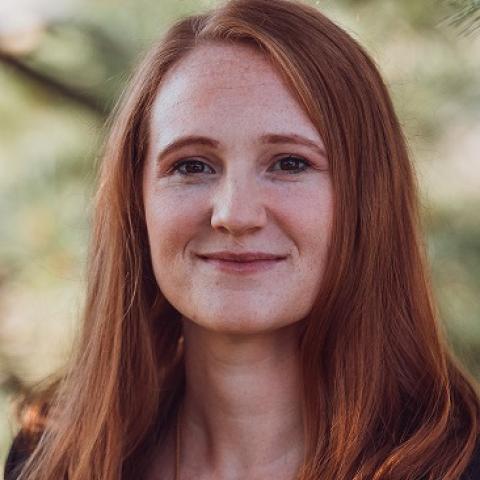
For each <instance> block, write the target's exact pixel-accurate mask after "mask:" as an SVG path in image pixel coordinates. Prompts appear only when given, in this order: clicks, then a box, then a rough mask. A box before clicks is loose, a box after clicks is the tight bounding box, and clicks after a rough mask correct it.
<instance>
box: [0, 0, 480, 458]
mask: <svg viewBox="0 0 480 480" xmlns="http://www.w3.org/2000/svg"><path fill="white" fill-rule="evenodd" d="M9 1H10V0H9ZM7 3H8V2H7ZM41 3H42V4H44V7H45V9H44V11H41V10H39V9H37V10H35V9H34V8H33V4H32V12H30V13H31V15H30V17H29V18H34V20H35V21H34V22H30V23H29V24H28V28H26V27H25V25H23V27H22V28H19V29H18V30H15V29H13V28H12V29H8V28H6V26H5V25H7V26H8V22H6V21H5V17H4V18H3V21H0V465H1V464H2V461H3V460H4V458H5V455H6V452H7V449H8V445H9V443H10V441H11V437H12V435H13V433H14V432H15V428H16V425H15V422H14V420H13V417H12V407H11V399H13V398H14V396H15V395H17V394H19V393H22V392H26V391H28V389H29V388H30V387H31V386H32V385H33V384H35V383H36V382H38V381H39V380H41V379H42V378H44V377H45V376H46V375H48V374H49V373H51V372H54V371H55V370H56V369H58V368H61V366H62V365H63V364H64V363H65V361H66V359H67V357H68V353H69V351H70V346H71V342H72V339H73V337H74V335H75V333H76V331H77V328H78V319H79V316H80V312H81V309H82V298H83V292H84V287H85V284H84V271H85V256H86V248H87V242H88V235H89V218H90V213H91V196H92V192H93V191H94V187H95V175H96V173H95V172H96V164H97V160H98V157H99V152H100V150H101V145H102V140H103V137H104V134H105V121H106V119H107V118H108V114H109V112H110V111H111V109H112V107H113V106H114V104H115V101H116V99H117V98H118V96H119V95H120V93H121V91H122V89H123V88H124V86H125V84H126V81H127V80H128V77H129V74H130V73H131V71H132V69H133V67H134V66H135V64H136V63H137V62H138V60H139V58H140V55H141V53H142V52H143V51H144V50H145V49H146V48H147V47H148V46H149V45H150V43H151V42H152V41H153V40H154V39H155V38H157V37H158V36H159V35H160V34H161V32H162V31H163V30H164V28H165V26H166V25H168V24H169V22H171V20H173V19H175V18H177V17H178V16H180V15H183V14H188V13H192V12H196V11H199V10H201V9H203V8H205V7H208V6H210V5H213V4H215V3H217V2H215V1H207V0H204V1H194V0H156V1H149V0H117V1H113V0H101V1H95V2H93V1H92V0H90V1H88V0H76V1H73V0H72V1H70V2H67V4H68V8H66V7H62V8H60V4H61V3H62V2H61V1H60V0H56V1H55V0H50V1H44V2H41ZM57 3H58V4H59V5H57ZM311 3H313V4H316V5H317V6H318V8H320V9H321V10H322V11H323V12H324V13H326V14H327V15H329V16H330V17H331V18H332V19H333V20H335V21H337V23H339V24H340V25H342V26H343V27H344V28H345V29H346V30H347V31H348V32H349V33H351V34H352V35H353V36H354V37H355V38H356V39H358V40H359V41H360V43H361V44H363V45H364V46H365V47H366V48H367V49H368V51H369V52H370V53H371V55H372V56H373V58H374V59H375V60H376V62H377V64H378V65H379V67H380V70H381V71H382V72H383V74H384V76H385V78H386V81H387V84H388V86H389V88H390V90H391V92H392V95H393V98H394V101H395V105H396V108H397V111H398V113H399V116H400V118H401V121H402V124H403V126H404V128H405V132H406V135H407V138H408V141H409V145H410V150H411V153H412V158H413V159H414V161H415V167H416V170H417V174H418V178H419V185H420V187H421V193H422V197H421V201H422V213H423V219H424V228H425V242H426V244H427V247H428V252H429V256H430V265H431V271H432V275H433V284H434V288H435V292H436V295H437V299H438V302H439V309H440V314H441V320H442V323H443V325H444V326H445V329H446V331H447V333H448V338H449V340H450V341H451V344H452V346H453V347H454V349H455V350H456V352H457V353H458V356H459V357H460V358H461V359H462V360H463V361H464V362H465V364H466V365H467V368H468V369H469V370H470V371H471V372H472V373H473V374H474V375H475V376H477V377H478V378H480V216H479V206H480V155H479V151H480V90H479V85H480V29H479V27H480V1H478V0H469V1H467V0H463V1H461V0H457V1H444V0H428V1H427V0H426V1H422V2H419V1H418V0H402V1H395V0H324V1H313V0H312V1H311ZM47 4H48V8H46V5H47ZM25 8H26V7H25ZM1 17H2V11H1V8H0V18H1ZM18 18H19V17H14V16H12V17H11V25H13V24H14V23H15V22H16V21H17V20H18Z"/></svg>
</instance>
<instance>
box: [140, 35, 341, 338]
mask: <svg viewBox="0 0 480 480" xmlns="http://www.w3.org/2000/svg"><path fill="white" fill-rule="evenodd" d="M150 135H151V137H150V138H151V140H150V150H149V153H148V157H147V161H146V164H145V170H144V177H143V196H144V205H145V213H146V222H147V230H148V237H149V242H150V251H151V257H152V262H153V268H154V271H155V276H156V279H157V282H158V285H159V287H160V290H161V291H162V293H163V294H164V295H165V297H166V298H167V300H168V301H169V302H170V303H171V304H172V305H173V306H174V307H175V308H176V309H177V310H178V311H179V312H180V313H181V314H182V315H183V316H184V317H186V318H187V319H189V320H191V321H193V322H194V323H196V324H197V325H199V326H201V327H204V328H206V329H210V330H214V331H217V332H224V333H237V334H253V333H262V332H268V331H272V330H274V329H278V328H280V327H284V326H287V325H290V324H293V323H294V322H297V321H299V320H301V319H302V318H304V317H305V316H306V315H307V314H308V313H309V312H310V310H311V308H312V307H313V302H314V299H315V297H316V295H317V293H318V290H319V287H320V282H321V278H322V273H323V270H324V264H325V259H326V255H327V244H328V239H329V235H330V228H331V221H332V213H333V212H332V208H333V205H332V203H333V202H332V200H333V197H332V187H331V179H330V175H329V172H328V163H327V159H326V157H325V154H324V153H323V143H322V139H321V138H320V136H319V134H318V132H317V130H316V129H315V127H314V125H313V124H312V123H311V122H310V120H309V119H308V117H307V116H306V114H305V113H304V111H303V110H302V108H301V107H300V105H299V104H298V103H297V101H296V100H295V98H294V97H293V96H292V94H291V93H290V92H289V90H288V89H287V88H286V86H285V85H284V84H283V82H282V80H281V78H280V76H279V74H278V73H277V72H276V71H275V70H274V68H273V67H272V66H271V65H270V64H269V63H268V62H267V61H266V60H265V59H264V58H263V57H262V56H261V54H260V53H258V52H257V51H255V50H253V49H251V48H250V47H247V46H240V45H233V46H232V45H223V44H207V45H202V46H200V47H197V48H196V49H195V50H193V51H192V52H190V53H189V55H188V56H187V57H186V58H184V59H183V60H182V61H181V62H179V63H178V64H177V65H175V66H174V67H173V69H172V70H170V71H169V72H168V74H167V75H166V77H165V78H164V80H163V82H162V84H161V86H160V89H159V92H158V94H157V98H156V100H155V104H154V108H153V111H152V116H151V123H150ZM225 251H227V252H232V253H234V254H243V253H251V252H257V253H258V252H262V253H265V254H268V255H273V256H275V257H279V258H277V259H275V260H272V259H270V260H263V261H260V260H256V261H250V262H243V263H241V262H231V261H230V262H229V261H225V260H223V261H222V260H214V259H212V258H203V257H204V256H209V255H213V254H215V253H218V252H225ZM219 255H220V256H224V255H222V254H219Z"/></svg>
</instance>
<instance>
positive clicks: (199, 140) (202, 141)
mask: <svg viewBox="0 0 480 480" xmlns="http://www.w3.org/2000/svg"><path fill="white" fill-rule="evenodd" d="M260 143H262V144H264V145H269V144H285V143H288V144H293V145H303V146H306V147H309V148H311V149H312V150H314V151H315V152H316V153H317V154H318V155H321V156H322V157H326V154H325V150H324V148H323V147H322V146H321V145H318V144H317V143H315V142H313V141H312V140H309V139H308V138H305V137H303V136H302V135H298V134H296V133H292V134H265V135H262V136H261V137H260ZM190 145H204V146H207V147H212V148H218V147H219V145H220V142H219V141H218V140H214V139H213V138H210V137H205V136H202V135H186V136H183V137H179V138H177V139H176V140H174V141H173V142H171V143H169V144H168V145H167V146H166V147H165V148H163V149H162V150H161V151H160V153H159V154H158V156H157V163H160V162H161V161H162V160H163V159H164V158H165V157H166V156H167V155H169V154H170V153H172V152H173V151H175V150H179V149H180V148H183V147H187V146H190Z"/></svg>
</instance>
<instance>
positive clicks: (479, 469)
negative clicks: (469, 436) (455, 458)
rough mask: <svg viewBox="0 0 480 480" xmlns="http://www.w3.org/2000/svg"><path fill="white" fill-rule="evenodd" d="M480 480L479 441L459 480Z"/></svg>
mask: <svg viewBox="0 0 480 480" xmlns="http://www.w3.org/2000/svg"><path fill="white" fill-rule="evenodd" d="M478 479H480V439H479V441H478V442H477V446H476V447H475V450H474V452H473V455H472V458H471V459H470V463H469V464H468V467H467V469H466V470H465V472H463V474H462V476H461V478H460V480H478Z"/></svg>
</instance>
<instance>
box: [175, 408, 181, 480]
mask: <svg viewBox="0 0 480 480" xmlns="http://www.w3.org/2000/svg"><path fill="white" fill-rule="evenodd" d="M180 412H181V407H179V409H178V412H177V420H176V429H175V430H176V431H175V480H180V440H181V436H180V433H181V431H180Z"/></svg>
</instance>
